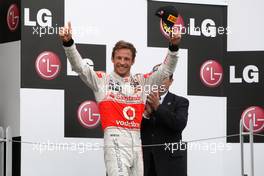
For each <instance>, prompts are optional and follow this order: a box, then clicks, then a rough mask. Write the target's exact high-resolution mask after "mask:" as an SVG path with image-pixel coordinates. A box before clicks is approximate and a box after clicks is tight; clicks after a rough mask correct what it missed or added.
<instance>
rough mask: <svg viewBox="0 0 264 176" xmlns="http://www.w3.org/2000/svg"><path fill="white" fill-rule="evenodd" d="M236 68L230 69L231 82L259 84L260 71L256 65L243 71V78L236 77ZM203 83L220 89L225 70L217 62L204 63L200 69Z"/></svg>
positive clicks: (248, 66)
mask: <svg viewBox="0 0 264 176" xmlns="http://www.w3.org/2000/svg"><path fill="white" fill-rule="evenodd" d="M236 74H237V73H236V66H234V65H231V66H230V67H229V82H230V83H242V82H243V80H244V82H246V83H259V69H258V67H257V66H255V65H247V66H245V68H244V69H243V72H242V78H241V77H239V76H237V75H236ZM200 79H201V82H202V83H203V84H204V85H205V86H207V87H211V88H212V87H218V86H219V85H220V84H221V82H222V79H223V68H222V66H221V64H219V63H218V62H217V61H215V60H208V61H206V62H204V63H203V64H202V66H201V68H200Z"/></svg>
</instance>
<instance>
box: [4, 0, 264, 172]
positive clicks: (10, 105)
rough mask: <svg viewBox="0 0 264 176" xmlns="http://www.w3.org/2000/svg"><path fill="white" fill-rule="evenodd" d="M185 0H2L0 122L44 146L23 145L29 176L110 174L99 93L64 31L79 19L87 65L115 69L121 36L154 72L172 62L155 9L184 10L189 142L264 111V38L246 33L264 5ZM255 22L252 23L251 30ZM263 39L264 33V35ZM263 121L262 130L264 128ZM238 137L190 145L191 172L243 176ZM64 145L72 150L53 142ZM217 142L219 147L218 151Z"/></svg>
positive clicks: (140, 64) (177, 85) (180, 88)
mask: <svg viewBox="0 0 264 176" xmlns="http://www.w3.org/2000/svg"><path fill="white" fill-rule="evenodd" d="M184 2H185V3H183V2H182V3H181V2H172V1H171V2H163V1H142V0H135V1H128V0H126V1H124V0H118V1H102V0H98V1H82V0H76V1H71V0H65V1H63V0H56V1H51V0H46V1H35V0H21V1H16V0H7V1H0V5H1V6H0V14H1V18H0V22H1V24H3V25H1V26H0V53H1V60H2V64H1V66H0V73H1V74H0V75H1V76H0V78H1V90H0V95H1V100H0V101H1V112H0V115H1V118H2V119H1V121H0V122H1V124H0V126H11V128H12V129H13V131H14V137H15V136H16V137H17V136H21V140H22V141H32V142H41V143H42V144H43V145H37V144H32V145H29V144H23V143H22V144H21V175H22V176H33V175H62V174H63V175H73V174H75V175H76V174H78V175H104V174H105V168H104V162H103V149H102V147H98V146H100V145H103V140H102V138H103V133H102V130H101V124H100V116H99V114H98V109H97V107H96V106H95V105H94V103H95V98H94V95H93V93H92V91H91V89H89V88H88V87H87V86H86V85H85V84H84V83H83V82H82V81H81V80H80V79H79V77H78V76H77V75H76V73H74V72H73V71H72V70H71V67H70V65H69V63H68V62H67V58H66V56H65V54H64V50H63V48H62V43H61V41H60V39H59V37H58V31H59V27H60V26H63V25H64V24H65V23H66V22H67V21H71V22H72V27H73V32H74V33H73V38H74V40H75V43H76V45H77V48H78V50H79V52H80V54H81V55H82V57H83V58H84V62H86V63H87V64H89V65H90V66H91V67H93V68H94V70H96V71H106V72H111V71H112V70H113V67H112V63H111V52H112V47H113V46H114V44H115V43H116V42H117V41H118V40H127V41H130V42H132V43H133V44H135V46H136V48H137V50H138V53H137V57H136V62H135V64H134V66H133V70H132V72H133V73H137V72H140V73H147V72H149V71H151V68H152V67H153V66H154V65H156V64H157V63H160V62H162V61H163V59H164V57H165V56H166V52H167V46H168V41H167V39H166V38H164V37H163V36H162V34H161V32H160V21H159V19H158V17H157V16H155V15H154V14H155V11H156V10H157V9H158V8H159V7H161V6H166V5H173V6H175V7H176V8H177V9H178V10H179V14H180V16H181V17H182V19H183V22H184V27H185V30H186V31H185V32H186V34H184V35H183V37H182V43H181V45H180V48H181V49H180V51H179V52H180V59H179V63H178V65H177V68H176V72H175V74H174V83H173V85H172V87H171V91H172V92H174V93H176V94H178V95H181V96H185V97H187V98H188V99H189V101H190V108H189V120H188V123H187V127H186V129H185V130H184V135H183V137H184V140H185V141H189V140H195V139H203V138H210V137H218V136H227V135H232V134H238V133H239V120H240V119H241V117H244V118H245V119H246V118H248V117H249V116H248V115H249V114H257V111H258V108H260V109H262V108H263V106H264V104H263V102H264V94H263V87H264V84H263V83H264V82H263V81H264V79H263V78H264V72H263V68H264V61H263V57H264V51H261V49H262V50H263V48H260V49H259V48H256V50H255V49H254V48H253V49H250V50H244V46H245V45H247V46H248V45H249V44H248V43H252V45H253V46H254V44H257V43H258V42H255V43H254V40H253V39H252V40H251V41H247V42H245V39H244V38H245V37H248V35H252V36H254V35H255V33H254V29H255V30H256V31H258V30H257V29H258V28H263V25H262V24H255V23H254V24H251V21H255V19H261V16H263V14H261V13H263V12H262V11H261V10H260V9H258V11H259V14H256V13H254V8H253V6H252V8H251V6H249V5H248V6H247V7H246V4H244V5H245V7H246V8H247V9H248V11H250V12H252V14H253V15H251V17H250V20H248V18H246V17H245V16H248V14H250V13H247V15H245V14H242V13H241V11H240V9H239V8H238V4H239V3H238V2H230V4H228V5H227V4H225V2H224V1H220V0H219V1H217V2H216V5H213V4H207V3H208V2H207V1H199V2H201V4H198V3H196V4H192V3H190V2H189V1H184ZM195 2H196V1H195ZM252 3H253V2H252ZM255 3H256V4H258V3H260V5H256V8H257V7H259V6H261V5H262V6H263V3H262V2H257V1H256V2H255ZM239 6H240V4H239ZM232 10H233V11H232ZM234 11H235V12H234ZM236 13H240V15H241V16H240V18H236V20H234V19H233V18H232V16H230V15H228V14H232V15H234V16H236V15H237V14H236ZM228 20H230V21H231V22H229V21H228ZM241 21H244V22H245V23H242V22H241ZM236 24H239V25H240V27H241V31H242V32H241V31H238V30H237V29H238V27H236ZM243 24H245V26H243ZM246 25H251V26H252V30H251V31H250V32H252V34H249V30H247V28H246V27H248V26H246ZM261 25H262V26H261ZM235 29H236V30H235ZM250 29H251V28H250ZM234 30H235V31H234ZM243 30H244V31H245V33H243ZM237 31H238V32H241V36H240V37H241V39H239V38H237V35H236V34H237ZM244 35H245V36H244ZM234 36H235V37H234ZM232 37H233V38H232ZM259 38H260V39H262V40H261V41H263V39H264V38H263V35H262V34H261V35H260V36H259ZM257 39H258V38H256V40H257ZM233 40H234V41H236V43H235V44H234V41H233ZM230 41H231V42H230ZM240 41H241V42H240ZM230 43H232V44H230ZM261 43H262V42H261ZM240 45H241V49H239V50H238V51H237V50H236V49H237V48H239V46H240ZM232 46H233V48H235V50H234V49H232ZM262 110H263V109H262ZM255 125H256V129H257V130H261V129H262V128H263V126H264V125H263V123H262V122H256V124H255ZM261 134H263V133H261ZM238 142H239V137H238V136H237V137H228V138H225V137H223V138H221V139H217V140H209V141H203V142H200V143H199V146H203V147H201V148H188V160H187V161H188V174H189V175H191V176H196V175H197V176H198V175H205V176H206V175H208V176H209V175H217V174H218V175H219V176H222V175H227V176H229V175H230V176H233V175H239V173H240V151H239V144H238ZM263 142H264V138H263V137H260V136H258V137H255V143H258V145H256V146H255V152H256V153H255V160H256V161H255V164H256V172H255V173H256V175H261V174H263V171H261V161H262V156H261V154H262V153H261V152H262V148H263V144H262V143H263ZM63 144H67V145H68V146H71V147H72V148H69V147H68V148H67V147H65V148H62V147H57V148H56V147H54V146H61V145H63ZM47 146H53V148H48V147H47ZM212 146H214V149H215V147H216V146H217V147H218V148H217V149H219V150H216V151H214V152H212V151H211V150H210V149H211V147H212ZM219 146H220V147H219ZM206 148H207V149H206ZM83 149H85V150H83ZM220 149H221V150H220ZM246 169H247V168H246Z"/></svg>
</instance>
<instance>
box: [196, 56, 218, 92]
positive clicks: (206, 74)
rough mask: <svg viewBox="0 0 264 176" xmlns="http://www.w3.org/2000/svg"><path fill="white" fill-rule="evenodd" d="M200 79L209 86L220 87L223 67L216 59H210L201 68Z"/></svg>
mask: <svg viewBox="0 0 264 176" xmlns="http://www.w3.org/2000/svg"><path fill="white" fill-rule="evenodd" d="M200 79H201V81H202V83H203V84H204V85H205V86H207V87H218V86H219V85H220V84H221V82H222V80H223V68H222V66H221V65H220V64H219V63H218V62H217V61H215V60H208V61H206V62H204V63H203V65H202V66H201V68H200Z"/></svg>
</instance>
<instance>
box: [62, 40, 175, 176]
mask: <svg viewBox="0 0 264 176" xmlns="http://www.w3.org/2000/svg"><path fill="white" fill-rule="evenodd" d="M64 49H65V53H66V55H67V57H68V59H69V61H70V63H71V65H72V69H73V70H74V71H75V72H77V73H78V74H79V76H80V78H81V79H82V80H83V81H84V82H85V83H86V84H87V86H89V87H90V88H91V89H92V90H93V92H94V94H95V98H96V101H97V104H98V107H99V111H100V118H101V123H102V127H103V130H104V158H105V166H106V171H107V174H108V176H143V158H142V147H141V139H140V124H141V120H142V114H143V112H144V108H145V102H146V98H147V94H148V93H149V90H150V89H151V88H152V87H153V88H154V87H155V86H158V85H161V83H162V80H163V79H164V78H166V77H168V76H169V75H171V74H172V73H173V72H174V69H175V67H176V63H177V60H178V53H177V52H172V51H170V50H168V54H167V57H166V59H165V60H164V62H163V63H162V65H161V66H160V67H159V69H158V71H156V72H153V73H149V74H145V75H143V74H136V75H134V76H132V75H131V76H129V77H125V78H123V77H120V76H119V75H117V74H116V73H115V72H112V73H111V74H105V73H104V72H95V71H94V70H93V69H91V68H90V67H89V66H88V65H87V64H85V63H84V62H82V58H81V56H80V54H79V53H78V51H77V49H76V46H75V44H73V45H72V46H70V47H64ZM153 85H155V86H153ZM151 86H152V87H151ZM149 88H150V89H149ZM156 90H157V89H156Z"/></svg>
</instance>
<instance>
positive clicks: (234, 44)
mask: <svg viewBox="0 0 264 176" xmlns="http://www.w3.org/2000/svg"><path fill="white" fill-rule="evenodd" d="M263 7H264V1H262V0H251V1H241V0H229V1H228V22H227V24H228V27H229V29H230V30H229V31H230V34H229V35H228V38H227V48H228V51H255V50H264V45H263V41H264V32H263V28H264V23H263V16H264V11H263Z"/></svg>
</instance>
